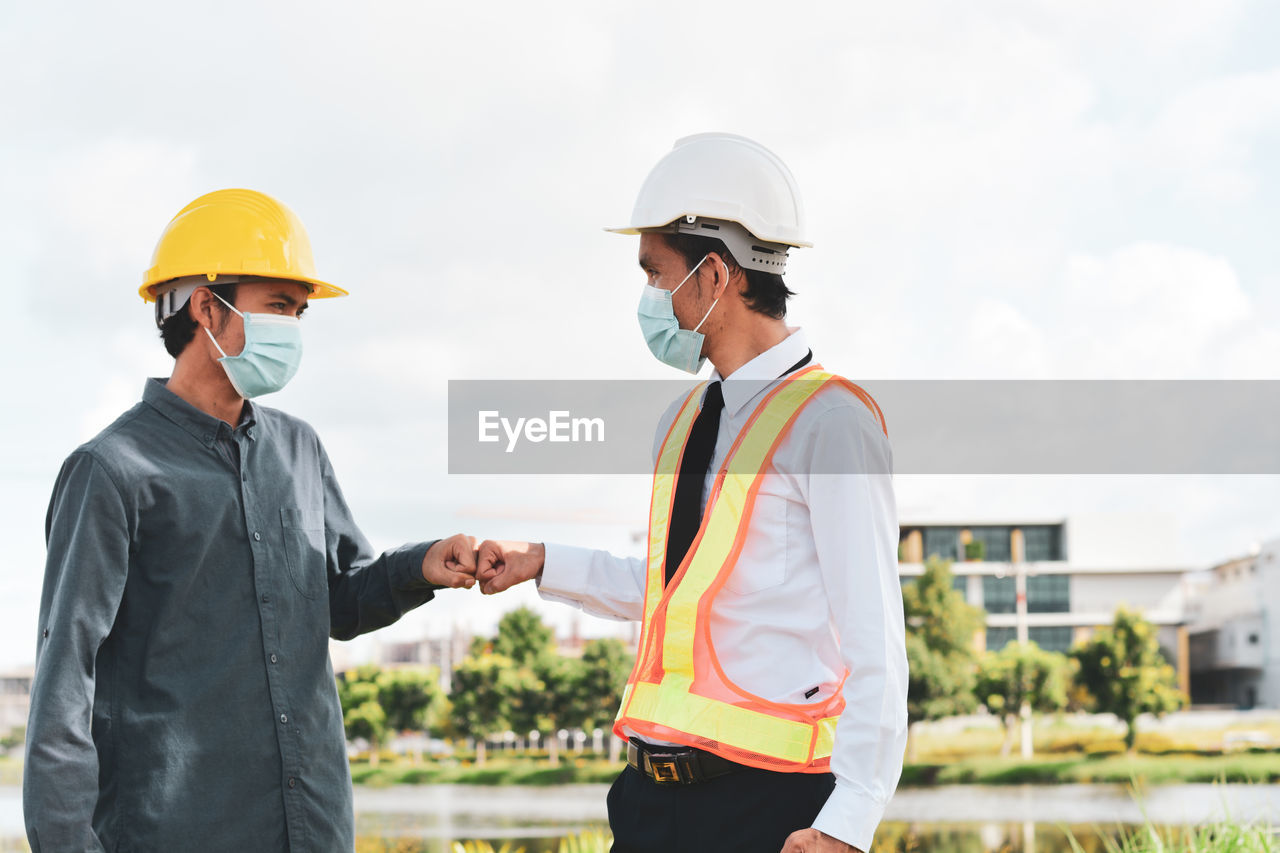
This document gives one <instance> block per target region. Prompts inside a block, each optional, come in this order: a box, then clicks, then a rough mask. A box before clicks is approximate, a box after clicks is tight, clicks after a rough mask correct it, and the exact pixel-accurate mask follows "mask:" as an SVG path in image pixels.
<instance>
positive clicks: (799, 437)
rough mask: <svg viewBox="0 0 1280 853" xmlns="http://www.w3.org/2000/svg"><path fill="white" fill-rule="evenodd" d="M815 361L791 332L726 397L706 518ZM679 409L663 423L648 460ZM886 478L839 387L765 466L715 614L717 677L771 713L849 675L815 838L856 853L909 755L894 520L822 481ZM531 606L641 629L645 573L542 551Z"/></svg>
mask: <svg viewBox="0 0 1280 853" xmlns="http://www.w3.org/2000/svg"><path fill="white" fill-rule="evenodd" d="M808 349H809V348H808V344H807V343H806V342H805V339H804V334H803V333H802V332H801V331H800V330H798V329H796V330H793V331H792V332H791V334H790V335H789V336H788V337H787V338H786V339H785V340H784V341H782V342H781V343H779V344H778V345H777V346H775V347H773V348H772V349H769V350H767V351H765V352H763V353H761V354H760V355H759V356H757V357H756V358H754V359H752V360H751V361H749V362H748V363H746V364H745V365H743V366H742V367H741V368H739V369H738V370H736V371H734V372H733V374H732V375H731V376H730V377H729V380H730V381H728V382H725V383H724V385H723V390H724V411H723V412H722V414H721V418H720V431H719V433H718V435H717V438H716V446H715V453H714V455H713V457H712V462H711V466H710V469H709V470H708V472H707V480H706V487H705V489H704V490H703V503H704V509H705V503H706V500H707V497H708V495H709V494H710V492H711V485H712V481H713V478H714V476H715V472H716V471H717V470H719V468H720V466H721V465H722V464H723V462H724V460H725V456H726V455H727V454H728V452H729V449H730V448H731V447H732V445H733V441H734V438H735V437H736V436H737V434H738V432H739V431H740V430H741V429H742V427H743V426H744V425H745V423H746V421H747V418H748V417H750V415H751V413H752V411H753V410H754V409H755V407H756V406H757V405H758V404H759V402H760V401H761V400H762V399H763V397H764V395H765V393H766V392H767V391H768V390H769V389H770V388H772V387H773V386H774V385H775V384H777V382H778V381H779V377H780V376H781V374H782V372H783V371H784V370H786V369H787V368H789V367H791V366H792V365H794V364H795V363H796V362H797V361H799V360H800V359H802V358H803V357H804V356H805V353H806V352H808ZM720 378H721V377H720V375H719V373H718V372H717V373H713V374H712V380H717V379H720ZM743 380H745V381H743ZM682 400H683V398H681V400H677V401H675V402H674V403H672V405H671V406H670V407H669V408H668V409H667V412H666V414H665V415H664V416H663V418H662V420H661V421H660V423H659V425H658V431H657V438H656V442H655V453H654V455H655V458H656V455H657V448H658V447H660V446H661V443H662V440H663V438H664V437H665V436H666V433H667V430H668V429H669V428H670V426H671V422H672V421H673V420H674V418H675V416H676V414H677V412H678V410H679V407H680V403H681V402H682ZM892 470H893V469H892V451H891V450H890V447H889V442H888V440H887V439H886V437H885V435H884V433H883V432H882V431H881V429H880V424H879V423H878V422H877V420H876V419H875V416H874V415H872V413H871V411H870V410H869V409H868V408H867V407H866V405H864V404H863V403H862V402H861V401H860V400H859V399H858V398H857V397H856V396H854V394H853V392H851V391H849V390H848V389H847V388H843V387H831V388H826V389H823V390H822V391H821V392H819V393H818V394H816V395H815V396H814V397H813V398H812V399H811V400H810V402H809V404H808V405H806V406H805V407H804V408H803V409H802V410H801V413H800V415H799V416H798V417H797V418H796V421H795V423H794V425H793V426H792V429H791V431H790V432H789V433H788V434H787V436H786V438H785V439H783V441H782V443H781V444H780V445H779V446H778V449H777V451H776V453H775V454H774V457H773V461H772V466H771V469H770V470H769V471H768V472H767V473H766V474H765V475H764V480H763V483H762V485H761V488H760V491H759V496H758V497H757V499H756V505H755V511H754V514H753V515H752V518H751V528H750V530H749V531H748V533H747V538H746V541H745V543H744V545H743V548H742V553H741V555H740V556H739V558H738V563H737V565H736V566H735V567H734V570H733V574H732V575H731V576H730V577H729V579H728V581H727V582H726V583H725V586H724V588H723V589H722V590H721V592H720V594H719V595H718V596H717V597H716V599H715V601H714V603H713V605H712V608H711V637H712V642H713V643H714V644H715V648H716V652H717V654H718V656H719V658H720V662H721V664H722V666H723V668H724V672H725V675H727V676H728V677H729V679H730V680H732V681H734V682H736V683H737V684H738V685H739V686H741V687H742V688H744V689H745V690H747V691H749V692H752V693H755V694H757V695H759V696H761V697H763V698H765V699H767V700H770V701H773V702H789V703H806V702H820V701H822V700H823V699H825V698H827V697H828V696H830V695H831V694H832V692H834V691H835V690H836V689H837V688H838V686H839V683H840V675H841V673H842V672H843V670H844V668H845V667H848V669H849V677H848V679H847V680H846V681H845V684H844V699H845V710H844V713H843V714H841V716H840V721H839V723H838V724H837V726H836V738H835V748H834V751H833V753H832V756H831V770H832V772H833V773H834V774H835V776H836V787H835V790H834V791H833V792H832V794H831V796H830V798H829V799H828V800H827V802H826V804H825V805H824V807H823V808H822V811H821V813H820V814H819V815H818V817H817V819H816V820H815V821H814V824H813V825H814V827H815V828H817V829H819V830H821V831H823V832H825V833H826V834H828V835H831V836H833V837H835V838H838V839H840V840H842V841H845V842H847V843H849V844H852V845H853V846H855V847H857V848H859V849H861V850H869V849H870V847H871V839H872V835H873V834H874V832H875V829H876V826H877V825H878V824H879V823H880V819H881V816H882V815H883V813H884V809H885V805H886V804H887V803H888V801H889V798H890V797H891V796H892V795H893V791H894V789H895V788H896V787H897V784H898V776H899V774H900V773H901V771H902V757H903V751H904V749H905V748H906V738H907V657H906V649H905V645H904V626H903V615H902V591H901V587H900V586H899V581H898V564H897V549H898V519H897V507H896V504H895V501H894V494H893V482H892V477H891V476H890V475H889V474H886V473H874V474H857V473H853V474H851V473H826V472H849V471H874V472H888V471H892ZM539 592H540V594H541V595H542V597H543V598H545V599H550V600H554V601H562V602H566V603H569V604H573V605H575V606H581V607H582V608H583V609H585V610H586V611H587V612H588V613H592V614H595V615H597V616H603V617H607V618H614V619H629V620H639V619H641V618H643V614H644V592H645V560H643V559H638V558H634V557H633V558H624V557H615V556H614V555H612V554H610V553H609V552H607V551H597V550H591V549H586V548H574V547H569V546H564V545H553V544H547V546H546V564H545V567H544V568H543V572H542V577H541V580H540V582H539ZM815 687H816V688H817V690H818V692H817V693H816V694H814V693H811V691H812V690H813V689H814V688H815Z"/></svg>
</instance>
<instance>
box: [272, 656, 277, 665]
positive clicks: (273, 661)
mask: <svg viewBox="0 0 1280 853" xmlns="http://www.w3.org/2000/svg"><path fill="white" fill-rule="evenodd" d="M276 660H277V658H276V656H275V655H272V656H271V662H272V663H275V662H276Z"/></svg>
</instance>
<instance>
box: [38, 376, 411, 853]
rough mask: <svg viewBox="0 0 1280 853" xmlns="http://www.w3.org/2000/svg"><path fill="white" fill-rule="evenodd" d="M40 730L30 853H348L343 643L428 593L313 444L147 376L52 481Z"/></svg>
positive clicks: (262, 416) (267, 418)
mask: <svg viewBox="0 0 1280 853" xmlns="http://www.w3.org/2000/svg"><path fill="white" fill-rule="evenodd" d="M46 538H47V542H48V562H47V565H46V568H45V578H44V594H43V598H42V600H41V603H40V628H39V630H40V638H39V641H38V651H37V662H36V675H35V681H34V684H33V686H32V697H31V717H30V722H29V725H28V729H27V758H26V767H25V773H24V782H23V788H24V791H23V802H24V809H25V814H26V823H27V835H28V838H29V840H30V842H31V847H32V850H33V851H46V853H48V851H53V853H69V851H85V850H94V851H98V850H112V851H114V850H122V851H123V850H129V851H144V850H148V851H149V850H156V851H175V850H184V851H197V850H199V851H203V850H209V851H213V850H219V851H221V850H226V851H236V853H247V851H255V853H256V851H276V850H292V851H304V850H305V851H339V850H341V851H350V850H351V849H352V848H353V846H354V828H353V819H352V805H351V777H350V771H349V769H348V765H347V757H346V749H345V741H344V739H343V729H342V712H341V709H340V707H339V705H338V694H337V690H336V687H335V685H334V679H333V670H332V668H331V666H330V663H329V650H328V638H329V637H330V636H332V637H335V638H338V639H349V638H351V637H354V636H356V635H357V634H362V633H364V632H366V631H371V630H373V629H375V628H379V627H382V626H383V625H387V624H390V623H391V622H394V621H395V620H396V619H398V618H400V616H402V615H403V614H404V613H405V612H406V611H408V610H410V609H411V608H414V607H417V606H418V605H420V604H423V603H424V602H426V601H429V600H430V599H431V597H432V590H433V589H434V587H433V586H432V585H431V584H429V583H428V582H427V581H425V580H424V579H423V576H422V561H423V557H424V556H425V554H426V551H427V548H428V547H429V545H430V544H431V543H425V542H424V543H418V544H412V545H406V546H404V547H402V548H399V549H396V550H393V551H388V552H386V553H385V554H383V555H381V556H375V555H374V554H373V552H372V550H371V549H370V547H369V543H368V542H367V541H366V540H365V538H364V536H363V535H362V534H361V533H360V531H359V529H358V528H357V527H356V525H355V522H354V521H353V520H352V518H351V513H350V511H349V510H348V509H347V504H346V501H344V500H343V497H342V492H341V490H340V489H339V488H338V483H337V480H336V479H335V478H334V474H333V469H332V468H331V467H330V465H329V459H328V457H327V456H326V455H325V452H324V448H322V447H321V446H320V441H319V439H318V438H317V437H316V434H315V432H314V431H313V430H312V429H311V427H310V426H308V425H307V424H306V423H304V422H303V421H300V420H298V419H297V418H293V417H290V416H289V415H286V414H284V413H282V412H279V411H276V410H274V409H268V408H265V407H263V406H255V405H253V404H248V405H247V406H246V407H245V416H244V418H243V420H242V421H241V422H240V424H239V425H238V426H236V427H235V429H232V428H231V427H230V426H228V425H227V424H226V423H225V422H223V421H221V420H218V419H217V418H214V417H211V416H210V415H207V414H205V413H204V412H201V411H200V410H198V409H196V408H195V407H193V406H191V405H189V404H188V403H186V402H185V401H183V400H182V399H181V398H179V397H178V396H177V395H175V394H174V393H173V392H171V391H169V390H168V389H167V388H166V387H165V386H164V380H159V379H152V380H150V381H148V382H147V385H146V388H145V390H144V392H143V398H142V402H141V403H139V404H138V405H136V406H134V407H133V408H132V409H130V410H129V411H128V412H126V413H125V414H124V415H122V416H121V417H120V418H119V419H118V420H117V421H116V422H115V423H114V424H112V425H111V426H110V427H108V428H107V429H105V430H104V431H103V432H102V433H101V434H99V435H98V436H97V437H96V438H94V439H93V440H92V441H90V442H88V443H87V444H85V445H83V446H82V447H80V448H79V449H78V450H76V452H75V453H73V454H72V455H71V456H70V457H69V458H68V459H67V461H66V462H65V463H64V465H63V467H62V471H61V473H60V474H59V476H58V481H57V485H56V486H55V487H54V491H53V499H52V501H51V503H50V505H49V514H48V519H47V523H46Z"/></svg>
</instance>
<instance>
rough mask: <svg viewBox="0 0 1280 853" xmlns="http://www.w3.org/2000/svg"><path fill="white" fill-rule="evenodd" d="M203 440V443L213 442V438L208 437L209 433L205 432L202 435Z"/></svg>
mask: <svg viewBox="0 0 1280 853" xmlns="http://www.w3.org/2000/svg"><path fill="white" fill-rule="evenodd" d="M204 440H205V441H213V436H211V435H209V433H207V432H206V433H205V434H204Z"/></svg>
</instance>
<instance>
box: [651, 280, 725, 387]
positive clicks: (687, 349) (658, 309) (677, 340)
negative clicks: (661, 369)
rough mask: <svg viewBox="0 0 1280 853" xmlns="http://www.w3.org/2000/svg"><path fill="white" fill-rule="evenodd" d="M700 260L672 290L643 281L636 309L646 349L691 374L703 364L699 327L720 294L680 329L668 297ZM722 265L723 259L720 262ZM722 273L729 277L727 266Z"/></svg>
mask: <svg viewBox="0 0 1280 853" xmlns="http://www.w3.org/2000/svg"><path fill="white" fill-rule="evenodd" d="M708 257H709V255H703V256H702V261H705V260H706V259H707V258H708ZM702 261H698V262H697V263H696V264H694V266H693V269H691V270H689V274H688V275H687V276H685V277H684V278H683V279H681V280H680V283H679V284H678V285H676V288H675V290H663V289H662V288H661V287H654V286H653V285H651V284H646V285H645V286H644V292H643V293H642V294H641V295H640V307H639V308H637V309H636V317H638V318H639V320H640V331H641V332H642V333H643V334H644V342H645V343H646V344H648V345H649V352H651V353H653V355H654V357H656V358H657V359H658V361H660V362H662V363H663V364H669V365H671V366H672V367H675V368H678V369H680V370H683V371H685V372H686V373H692V374H694V375H697V373H698V372H699V371H700V370H702V365H704V364H705V363H706V361H707V360H706V359H705V358H703V356H702V342H703V340H704V339H705V336H704V335H703V334H702V333H701V332H699V331H698V329H701V328H702V324H703V323H705V322H707V318H708V317H710V316H711V311H712V310H713V309H714V308H715V307H716V303H717V302H719V301H720V297H718V296H717V297H716V298H715V299H714V300H713V301H712V303H711V307H710V308H708V309H707V313H706V314H703V315H702V319H701V320H699V321H698V325H696V326H694V327H693V328H692V329H682V328H680V321H679V320H677V319H676V312H675V308H674V307H672V305H671V297H673V296H675V295H676V291H678V290H679V289H680V288H682V287H684V285H685V282H687V281H688V280H689V279H690V278H692V277H693V274H694V273H696V272H697V271H698V267H700V266H702ZM721 264H724V262H723V261H721ZM724 276H725V279H728V278H729V267H728V266H727V265H725V268H724Z"/></svg>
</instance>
